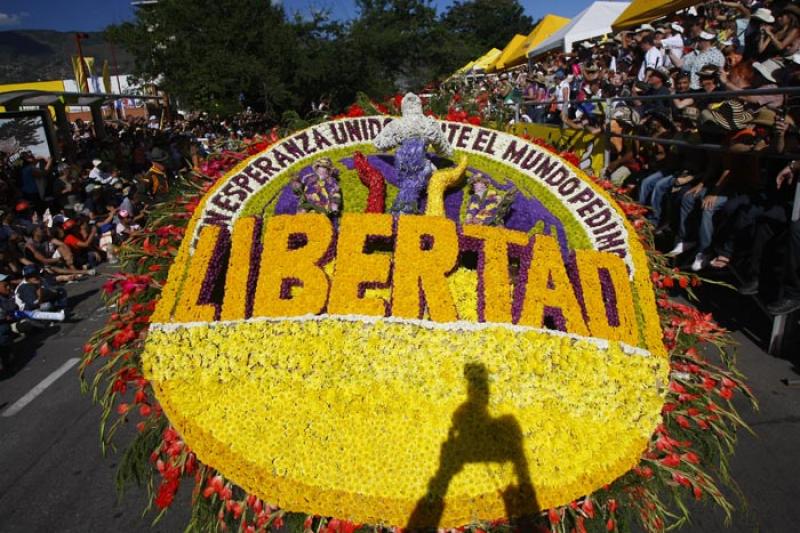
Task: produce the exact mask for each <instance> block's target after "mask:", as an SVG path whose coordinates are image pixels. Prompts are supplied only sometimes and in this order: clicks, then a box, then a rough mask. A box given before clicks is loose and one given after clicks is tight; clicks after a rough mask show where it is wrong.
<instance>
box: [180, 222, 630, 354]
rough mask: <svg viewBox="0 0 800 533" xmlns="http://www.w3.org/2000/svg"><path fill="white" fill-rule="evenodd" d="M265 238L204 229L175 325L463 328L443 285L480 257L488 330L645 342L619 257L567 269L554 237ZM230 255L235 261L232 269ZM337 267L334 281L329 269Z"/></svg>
mask: <svg viewBox="0 0 800 533" xmlns="http://www.w3.org/2000/svg"><path fill="white" fill-rule="evenodd" d="M260 226H261V220H260V219H258V218H256V217H243V218H240V219H238V220H237V221H236V223H235V224H234V226H233V231H232V232H230V233H229V232H228V230H226V229H224V228H221V227H219V226H213V225H210V226H205V227H204V228H203V230H202V231H201V233H200V236H199V240H198V243H197V252H196V253H195V254H194V256H192V258H191V262H190V264H189V268H188V272H187V276H188V278H189V279H190V280H198V281H200V280H202V282H199V283H192V284H189V286H188V287H184V291H183V293H182V296H181V297H180V301H179V302H176V303H177V304H178V305H176V306H175V309H176V311H175V317H174V320H175V321H177V322H183V321H186V322H195V321H213V320H219V319H221V320H240V319H245V318H253V317H290V316H303V315H319V314H322V313H325V312H327V313H328V314H333V315H365V316H379V317H384V316H394V317H398V318H407V319H422V318H429V319H430V320H432V321H435V322H455V321H458V320H459V319H460V318H463V317H459V316H458V313H457V310H456V305H455V302H454V297H453V294H452V293H451V290H450V288H449V285H448V279H447V278H448V275H449V274H450V273H452V272H453V271H455V270H456V268H457V267H458V262H459V256H460V255H461V254H463V253H465V252H475V253H476V254H477V256H478V268H477V271H478V277H477V281H476V285H477V286H476V287H474V289H473V290H474V291H476V293H477V295H478V298H477V304H478V309H477V312H478V318H479V320H480V321H481V322H495V323H513V324H517V325H521V326H529V327H536V328H538V327H542V326H544V325H546V324H547V321H548V319H549V320H551V321H552V322H551V324H553V325H555V326H557V327H558V329H562V330H564V331H566V332H568V333H572V334H575V335H581V336H588V335H591V336H595V337H601V338H606V339H613V340H619V341H623V342H626V343H628V344H629V345H633V346H635V345H637V344H638V341H639V338H638V331H637V328H636V325H635V317H634V316H633V310H634V303H633V297H632V293H631V289H630V283H629V280H628V272H627V269H626V266H625V264H624V262H623V261H622V259H621V258H620V257H619V256H617V255H615V254H611V253H606V252H600V251H596V250H578V251H576V253H575V256H574V260H573V261H570V262H565V261H564V257H563V254H562V252H561V250H560V248H559V245H558V243H557V241H556V240H555V239H554V238H553V237H550V236H547V235H536V236H534V237H529V236H528V235H527V234H525V233H523V232H520V231H515V230H511V229H507V228H502V227H490V226H480V225H471V224H465V225H463V226H461V227H460V228H459V227H457V225H456V224H455V223H454V222H453V221H451V220H449V219H447V218H444V217H430V216H416V215H401V216H399V217H396V218H393V217H392V215H389V214H376V213H345V214H344V215H343V217H342V219H341V222H340V224H339V227H338V229H336V228H335V227H334V224H333V223H332V222H331V220H330V219H329V218H328V217H326V216H325V215H322V214H315V213H304V214H297V215H278V216H274V217H272V218H270V219H269V220H268V221H267V224H266V228H265V231H264V232H263V238H262V235H261V232H259V231H258V228H260ZM392 249H393V252H392V251H391V250H392ZM387 250H389V251H387ZM223 255H227V256H228V257H229V258H230V259H229V264H228V265H227V268H226V267H225V265H224V264H223V262H222V261H221V260H220V258H221V257H222V256H223ZM331 262H333V263H334V264H335V267H334V269H333V273H332V276H330V277H329V276H328V274H327V273H326V268H325V266H326V264H328V263H331ZM225 271H227V273H225ZM223 277H224V278H225V279H224V286H225V291H224V296H223V298H222V300H221V301H219V302H213V301H211V300H212V296H211V293H212V292H213V287H215V286H219V285H220V283H221V281H222V278H223ZM253 280H256V283H253ZM515 281H516V283H515ZM379 288H384V289H389V293H390V294H389V296H388V297H383V296H381V295H369V294H368V291H369V289H379ZM576 294H581V295H582V296H583V298H582V300H583V302H580V301H579V300H578V298H577V297H576ZM166 303H167V302H165V304H166ZM582 304H583V305H582ZM426 310H427V312H428V313H429V315H428V316H426V314H425V312H426Z"/></svg>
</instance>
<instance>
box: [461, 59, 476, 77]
mask: <svg viewBox="0 0 800 533" xmlns="http://www.w3.org/2000/svg"><path fill="white" fill-rule="evenodd" d="M474 64H475V62H474V61H470V62H469V63H467V64H466V65H464V66H463V67H461V68H460V69H458V70H457V71H456V74H466V73H467V72H469V71H470V69H471V68H472V66H473V65H474Z"/></svg>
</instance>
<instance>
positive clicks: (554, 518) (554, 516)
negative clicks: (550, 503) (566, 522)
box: [547, 508, 561, 525]
mask: <svg viewBox="0 0 800 533" xmlns="http://www.w3.org/2000/svg"><path fill="white" fill-rule="evenodd" d="M547 518H548V520H550V523H551V524H553V525H556V524H558V523H559V522H561V515H560V514H558V511H556V510H555V509H552V508H551V509H548V511H547Z"/></svg>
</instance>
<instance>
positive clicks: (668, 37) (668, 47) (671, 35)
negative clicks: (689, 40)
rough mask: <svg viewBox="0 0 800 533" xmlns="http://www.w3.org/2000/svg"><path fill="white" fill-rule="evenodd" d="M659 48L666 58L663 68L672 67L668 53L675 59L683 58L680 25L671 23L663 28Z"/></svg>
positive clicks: (681, 28)
mask: <svg viewBox="0 0 800 533" xmlns="http://www.w3.org/2000/svg"><path fill="white" fill-rule="evenodd" d="M661 46H662V47H663V48H664V52H665V54H666V58H665V60H664V66H665V67H667V68H669V67H671V66H672V65H673V63H672V59H671V58H670V57H669V52H670V51H672V53H674V54H675V57H677V58H679V59H680V58H682V57H683V47H684V46H685V45H684V43H683V26H681V25H680V24H676V23H674V22H673V23H672V24H669V25H667V26H666V27H665V28H664V38H663V39H661Z"/></svg>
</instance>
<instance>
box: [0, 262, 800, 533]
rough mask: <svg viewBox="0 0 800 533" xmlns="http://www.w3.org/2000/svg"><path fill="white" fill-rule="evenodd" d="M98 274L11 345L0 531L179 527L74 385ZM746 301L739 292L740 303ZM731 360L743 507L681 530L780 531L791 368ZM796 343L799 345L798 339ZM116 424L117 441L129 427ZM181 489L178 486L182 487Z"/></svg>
mask: <svg viewBox="0 0 800 533" xmlns="http://www.w3.org/2000/svg"><path fill="white" fill-rule="evenodd" d="M103 281H104V280H103V279H102V277H97V278H94V279H92V280H88V281H86V282H83V283H80V284H74V285H70V286H69V287H68V290H69V292H70V298H71V301H72V305H73V308H74V310H75V312H76V315H77V317H78V319H77V320H75V321H73V322H71V323H65V324H62V325H61V326H59V327H56V328H53V329H52V330H50V331H48V332H46V333H45V334H43V335H38V336H37V337H35V338H33V339H26V340H25V341H24V342H23V343H21V344H20V345H19V346H17V352H21V354H20V355H21V357H19V358H18V359H17V361H16V365H15V367H14V368H13V369H12V374H11V375H10V376H8V377H6V378H5V379H3V380H2V381H0V435H1V436H2V437H0V531H2V532H24V533H34V532H39V531H41V532H47V533H50V532H53V531H59V532H76V533H77V532H80V533H85V532H95V531H100V532H106V531H120V532H153V531H164V532H179V531H183V528H184V527H185V525H186V523H187V521H188V505H182V503H185V502H186V501H188V498H189V494H188V492H189V491H188V490H185V489H182V491H181V493H180V494H179V500H178V501H176V504H175V505H173V508H172V509H171V510H170V511H169V512H168V513H167V514H166V515H165V516H164V517H163V519H162V520H161V521H160V522H159V523H158V524H156V525H155V526H151V522H152V521H153V518H154V517H155V513H152V512H151V513H149V514H147V515H144V516H143V514H142V512H143V510H144V507H145V503H146V502H145V496H144V494H145V492H144V489H140V488H137V487H128V489H127V491H126V492H125V493H124V495H123V496H122V497H118V495H117V493H116V491H115V485H114V472H115V469H116V461H117V460H118V456H117V455H116V454H114V453H109V454H108V455H106V456H105V457H104V456H103V455H102V453H101V450H100V446H99V439H98V427H99V426H98V420H99V416H100V411H99V409H98V408H97V407H96V406H94V405H92V402H91V399H90V398H89V397H88V396H85V395H83V394H81V391H80V384H79V381H78V376H77V364H76V363H77V359H78V358H79V357H80V355H81V348H82V346H83V345H84V343H85V342H86V340H87V339H88V338H89V337H90V335H91V333H92V332H93V331H94V330H96V329H97V328H98V327H99V326H101V325H102V324H103V323H104V322H105V320H106V317H107V313H108V311H107V310H105V309H104V308H103V306H102V303H101V299H100V295H99V292H100V286H101V285H102V283H103ZM744 304H746V302H743V303H742V305H744ZM735 337H736V340H737V341H739V342H740V343H741V346H740V348H739V366H740V369H741V370H742V371H743V372H744V373H745V374H746V375H747V376H748V378H749V383H750V385H751V386H752V388H753V390H754V391H755V393H756V395H757V397H758V399H759V401H760V404H761V409H760V411H758V412H754V411H752V410H750V409H749V408H748V407H744V409H743V413H744V418H745V419H746V421H747V422H748V423H749V424H750V425H751V426H752V428H753V429H754V431H755V432H756V434H757V435H756V436H752V435H750V434H748V433H744V432H743V433H742V434H741V436H740V441H739V444H738V446H737V450H736V456H735V457H734V459H733V469H732V470H733V475H734V477H735V479H736V480H737V481H738V482H739V485H740V487H741V490H742V492H743V493H744V495H745V497H746V499H747V501H748V504H749V507H748V508H747V509H745V508H744V507H742V506H741V505H740V504H739V503H738V502H737V508H738V509H737V513H736V516H735V517H734V522H733V524H732V525H731V526H730V527H726V526H725V525H724V524H723V521H722V518H721V516H720V514H719V513H718V512H716V511H713V510H710V509H709V508H701V509H698V511H699V512H697V513H694V515H693V516H694V520H695V523H694V524H692V525H690V526H688V527H686V528H685V529H684V530H685V531H691V532H697V533H699V532H703V533H711V532H716V531H720V532H723V531H724V532H740V531H741V532H744V531H761V532H789V531H797V530H798V527H800V526H798V524H800V505H798V503H797V494H798V489H800V461H798V457H799V456H800V455H799V454H798V452H799V450H798V447H800V388H790V387H787V386H785V385H783V384H782V383H781V379H784V378H797V377H799V376H798V375H797V374H796V373H795V372H794V371H793V369H792V365H791V363H789V362H788V361H786V360H783V359H777V358H774V357H770V356H768V355H766V354H765V353H763V352H762V351H761V350H760V349H759V348H758V347H756V346H755V345H754V344H753V343H752V342H751V341H750V340H748V338H747V337H745V336H744V335H743V334H741V333H738V332H737V333H735ZM798 351H799V352H800V347H798ZM131 431H132V430H131V428H126V429H125V431H123V432H122V433H121V434H120V435H119V436H120V437H121V441H122V440H124V438H125V437H126V436H130V434H131ZM186 489H188V486H187V487H186Z"/></svg>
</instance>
